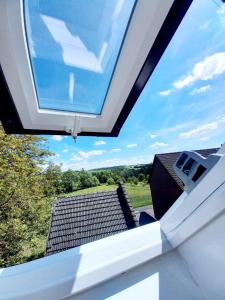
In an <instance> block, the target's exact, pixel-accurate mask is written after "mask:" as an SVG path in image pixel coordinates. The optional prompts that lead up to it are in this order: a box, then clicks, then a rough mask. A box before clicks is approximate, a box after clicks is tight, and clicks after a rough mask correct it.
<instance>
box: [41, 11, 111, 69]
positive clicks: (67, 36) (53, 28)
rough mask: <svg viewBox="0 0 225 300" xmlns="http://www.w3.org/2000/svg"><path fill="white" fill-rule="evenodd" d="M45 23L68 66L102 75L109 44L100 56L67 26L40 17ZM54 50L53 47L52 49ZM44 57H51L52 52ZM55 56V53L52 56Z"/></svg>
mask: <svg viewBox="0 0 225 300" xmlns="http://www.w3.org/2000/svg"><path fill="white" fill-rule="evenodd" d="M40 16H41V18H42V20H43V21H44V23H45V25H46V27H47V28H48V30H49V33H50V34H51V35H52V38H53V39H54V40H55V41H56V42H57V43H58V44H59V45H60V46H61V48H62V57H63V61H64V63H65V64H66V65H69V66H75V67H78V68H81V69H86V70H88V71H93V72H97V73H102V70H103V66H102V64H103V62H104V59H105V56H106V52H107V49H108V48H109V45H108V43H107V42H105V41H104V42H103V43H102V48H101V50H100V51H99V55H98V56H96V54H95V53H94V52H93V51H90V50H89V49H88V48H87V46H86V45H85V44H84V42H83V41H82V40H81V39H80V37H79V36H78V35H73V34H72V33H71V32H70V30H69V29H68V27H67V24H66V23H65V22H64V21H62V20H60V19H57V18H52V17H49V16H46V15H40ZM51 49H52V47H51ZM41 54H42V56H43V57H45V58H46V57H47V58H48V56H50V55H51V54H50V52H48V51H47V52H46V51H45V52H43V51H42V52H41ZM52 55H54V53H53V54H52Z"/></svg>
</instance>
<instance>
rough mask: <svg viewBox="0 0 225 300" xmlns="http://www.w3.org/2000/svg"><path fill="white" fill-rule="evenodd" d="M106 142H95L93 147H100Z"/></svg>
mask: <svg viewBox="0 0 225 300" xmlns="http://www.w3.org/2000/svg"><path fill="white" fill-rule="evenodd" d="M105 144H106V142H105V141H97V142H95V143H94V145H95V146H101V145H105Z"/></svg>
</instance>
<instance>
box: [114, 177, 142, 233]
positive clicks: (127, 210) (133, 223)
mask: <svg viewBox="0 0 225 300" xmlns="http://www.w3.org/2000/svg"><path fill="white" fill-rule="evenodd" d="M117 193H118V198H119V201H120V204H121V208H122V210H123V213H124V216H125V219H126V222H127V226H128V228H129V229H131V228H134V227H137V226H138V221H137V218H136V215H135V213H134V209H133V206H132V204H131V202H130V199H129V196H128V194H127V191H126V188H125V186H124V183H123V182H122V181H120V182H119V184H118V189H117Z"/></svg>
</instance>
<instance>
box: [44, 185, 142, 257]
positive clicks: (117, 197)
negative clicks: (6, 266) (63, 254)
mask: <svg viewBox="0 0 225 300" xmlns="http://www.w3.org/2000/svg"><path fill="white" fill-rule="evenodd" d="M136 226H138V225H137V220H136V217H135V214H134V211H133V208H132V206H131V204H130V202H129V198H128V195H127V193H126V191H125V188H124V186H123V185H122V184H119V186H118V188H117V189H116V190H113V191H105V192H98V193H92V194H86V195H79V196H73V197H69V198H64V199H58V200H56V201H55V203H54V206H53V211H52V219H51V224H50V228H49V235H48V240H47V246H46V253H45V255H50V254H54V253H57V252H60V251H64V250H67V249H69V248H73V247H77V246H80V245H83V244H86V243H89V242H92V241H95V240H98V239H101V238H104V237H107V236H110V235H113V234H116V233H119V232H122V231H125V230H128V229H131V228H134V227H136Z"/></svg>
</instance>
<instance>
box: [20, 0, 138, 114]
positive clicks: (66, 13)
mask: <svg viewBox="0 0 225 300" xmlns="http://www.w3.org/2000/svg"><path fill="white" fill-rule="evenodd" d="M134 2H135V1H134V0H129V1H124V0H107V1H104V0H89V1H88V0H87V1H82V0H76V1H52V0H51V1H44V0H39V1H37V0H26V1H25V19H26V30H27V37H28V45H29V51H30V56H31V62H32V67H33V73H34V79H35V84H36V90H37V95H38V101H39V107H40V108H47V109H56V110H66V111H76V112H85V113H93V114H100V113H101V109H102V106H103V104H104V99H105V96H106V93H107V90H108V86H109V84H110V79H111V77H112V74H113V70H114V67H115V65H116V60H117V57H118V54H119V51H120V48H121V44H122V41H123V38H124V35H125V32H126V28H127V26H128V22H129V19H130V16H131V13H132V9H133V6H134Z"/></svg>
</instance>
